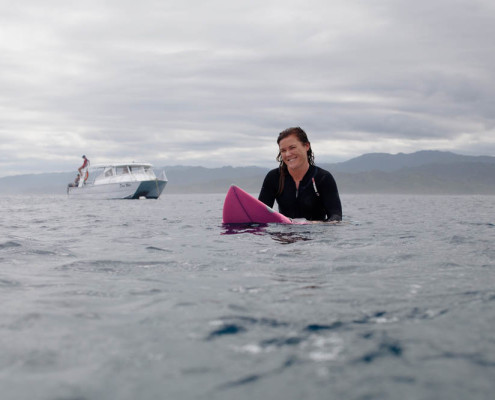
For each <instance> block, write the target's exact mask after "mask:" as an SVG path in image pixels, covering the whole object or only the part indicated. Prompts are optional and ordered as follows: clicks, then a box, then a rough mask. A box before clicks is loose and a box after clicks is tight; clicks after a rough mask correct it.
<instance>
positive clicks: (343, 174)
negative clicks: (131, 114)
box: [0, 151, 495, 195]
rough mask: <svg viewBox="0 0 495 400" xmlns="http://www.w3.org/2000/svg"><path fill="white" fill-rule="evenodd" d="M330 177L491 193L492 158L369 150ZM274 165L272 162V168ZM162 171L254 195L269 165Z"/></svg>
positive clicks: (26, 178) (341, 183) (54, 181)
mask: <svg viewBox="0 0 495 400" xmlns="http://www.w3.org/2000/svg"><path fill="white" fill-rule="evenodd" d="M320 166H321V167H322V168H325V169H328V170H329V171H330V172H331V173H332V174H333V175H334V177H335V179H336V181H337V185H338V187H339V191H340V192H341V193H411V194H412V193H418V194H495V157H490V156H479V157H471V156H464V155H459V154H454V153H450V152H441V151H419V152H416V153H411V154H402V153H400V154H395V155H392V154H386V153H370V154H364V155H362V156H360V157H356V158H353V159H351V160H349V161H345V162H342V163H336V164H321V165H320ZM275 167H276V165H274V168H275ZM162 169H164V170H165V171H166V173H167V177H168V180H169V183H168V185H167V187H166V188H165V191H164V195H166V194H167V193H170V194H172V193H225V192H226V191H227V189H228V188H229V186H230V185H231V184H236V185H238V186H240V187H242V188H244V189H245V190H247V191H249V192H252V193H257V192H259V190H260V188H261V184H262V182H263V178H264V177H265V175H266V173H267V172H268V170H269V169H268V168H261V167H255V166H253V167H222V168H205V167H191V166H169V167H163V168H157V169H156V172H157V173H158V172H160V171H161V170H162ZM74 177H75V174H74V172H67V173H46V174H36V175H34V174H31V175H17V176H9V177H4V178H0V194H2V195H6V194H64V193H65V192H66V187H67V184H68V183H69V182H71V181H73V180H74Z"/></svg>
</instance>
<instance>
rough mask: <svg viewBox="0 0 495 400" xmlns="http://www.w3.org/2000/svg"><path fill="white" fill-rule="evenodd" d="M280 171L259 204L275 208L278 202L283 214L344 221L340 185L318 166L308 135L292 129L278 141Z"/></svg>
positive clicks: (270, 179) (263, 189) (270, 177)
mask: <svg viewBox="0 0 495 400" xmlns="http://www.w3.org/2000/svg"><path fill="white" fill-rule="evenodd" d="M277 143H278V146H279V153H278V156H277V161H278V162H279V163H280V165H279V167H278V168H276V169H273V170H271V171H270V172H268V174H267V175H266V177H265V180H264V181H263V186H262V187H261V192H260V195H259V200H261V201H262V202H263V203H265V204H266V205H267V206H269V207H273V204H274V202H275V200H277V203H278V208H279V211H280V213H281V214H283V215H285V216H286V217H289V218H306V219H307V220H315V221H340V220H342V206H341V203H340V197H339V192H338V189H337V184H336V183H335V180H334V178H333V176H332V174H330V172H328V171H326V170H324V169H322V168H319V167H317V166H316V165H315V164H314V154H313V150H312V149H311V143H310V142H309V140H308V136H307V135H306V132H304V131H303V130H302V129H301V128H299V127H295V128H288V129H286V130H284V131H282V132H281V133H280V134H279V136H278V139H277Z"/></svg>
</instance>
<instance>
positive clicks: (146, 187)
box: [67, 162, 167, 199]
mask: <svg viewBox="0 0 495 400" xmlns="http://www.w3.org/2000/svg"><path fill="white" fill-rule="evenodd" d="M166 184H167V177H166V175H165V171H162V173H161V175H160V178H157V177H156V175H155V172H154V171H153V166H152V165H151V164H148V163H138V162H130V163H118V164H98V165H94V166H91V167H89V168H85V169H84V170H82V173H81V175H80V179H79V181H78V182H77V183H71V184H69V186H68V187H67V194H68V195H69V196H70V197H73V198H81V199H82V198H85V199H139V198H143V197H144V198H147V199H157V198H158V197H160V194H161V193H162V191H163V189H164V188H165V185H166Z"/></svg>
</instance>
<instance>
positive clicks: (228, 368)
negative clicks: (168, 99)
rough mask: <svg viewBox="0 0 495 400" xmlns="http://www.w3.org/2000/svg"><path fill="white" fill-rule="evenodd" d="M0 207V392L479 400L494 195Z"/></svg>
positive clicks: (492, 298) (487, 329)
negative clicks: (339, 215) (231, 208)
mask: <svg viewBox="0 0 495 400" xmlns="http://www.w3.org/2000/svg"><path fill="white" fill-rule="evenodd" d="M341 198H342V203H343V209H344V221H343V222H342V223H340V224H337V225H331V224H315V225H292V226H290V225H268V226H256V225H254V226H234V227H227V226H223V225H222V223H221V222H222V221H221V215H222V205H223V199H224V195H223V194H214V195H205V194H202V195H199V194H198V195H172V194H167V193H166V189H165V192H164V194H163V195H162V197H161V198H160V199H159V200H120V201H119V200H110V201H108V200H107V201H84V200H73V199H68V198H67V197H65V196H45V197H43V196H42V197H39V196H13V197H0V305H1V307H0V397H1V399H2V400H11V399H16V400H17V399H29V400H32V399H36V400H89V399H129V400H130V399H133V400H134V399H140V400H147V399H236V400H244V399H245V400H248V399H249V400H251V399H263V400H266V399H284V400H285V399H288V400H291V399H363V400H364V399H380V400H386V399H449V400H452V399H463V400H464V399H493V398H494V393H495V196H405V195H342V196H341Z"/></svg>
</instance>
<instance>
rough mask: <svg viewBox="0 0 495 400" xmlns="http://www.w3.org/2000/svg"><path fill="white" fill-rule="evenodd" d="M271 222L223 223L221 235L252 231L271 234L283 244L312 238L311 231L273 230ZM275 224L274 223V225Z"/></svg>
mask: <svg viewBox="0 0 495 400" xmlns="http://www.w3.org/2000/svg"><path fill="white" fill-rule="evenodd" d="M268 226H269V224H222V227H223V231H222V232H221V235H238V234H243V233H250V234H253V235H269V236H270V237H271V238H272V239H273V240H274V241H276V242H278V243H281V244H290V243H295V242H299V241H308V240H312V237H311V235H310V233H311V232H308V231H306V232H293V231H285V232H283V231H271V230H269V229H267V228H268ZM272 226H273V225H272Z"/></svg>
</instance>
